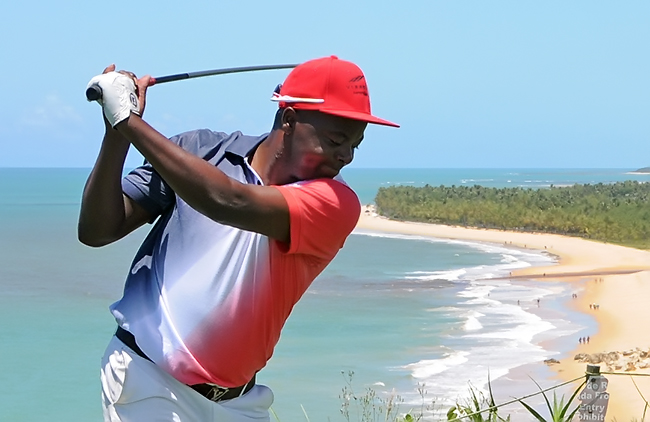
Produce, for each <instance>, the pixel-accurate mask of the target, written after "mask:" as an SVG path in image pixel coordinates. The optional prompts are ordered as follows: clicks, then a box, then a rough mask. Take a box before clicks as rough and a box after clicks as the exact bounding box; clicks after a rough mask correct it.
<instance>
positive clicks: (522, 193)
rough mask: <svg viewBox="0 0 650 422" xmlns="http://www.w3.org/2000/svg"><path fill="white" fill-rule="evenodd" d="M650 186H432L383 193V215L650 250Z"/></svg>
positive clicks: (380, 205) (380, 195) (628, 183)
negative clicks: (540, 234) (541, 234)
mask: <svg viewBox="0 0 650 422" xmlns="http://www.w3.org/2000/svg"><path fill="white" fill-rule="evenodd" d="M649 199H650V183H639V182H637V181H625V182H618V183H613V184H603V183H598V184H594V185H590V184H586V185H574V186H570V187H553V186H551V188H549V189H524V188H486V187H483V186H478V185H475V186H451V187H447V186H438V187H434V186H429V185H426V186H424V187H420V188H416V187H410V186H392V187H388V188H380V189H379V191H378V192H377V196H376V198H375V203H376V204H377V212H378V213H379V214H380V215H383V216H386V217H389V218H392V219H396V220H405V221H418V222H426V223H437V224H448V225H461V226H469V227H479V228H490V229H501V230H515V231H526V232H544V233H554V234H561V235H567V236H578V237H583V238H585V239H591V240H599V241H605V242H611V243H617V244H621V245H626V246H632V247H636V248H643V249H648V248H650V206H649V205H648V200H649Z"/></svg>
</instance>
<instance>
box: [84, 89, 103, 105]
mask: <svg viewBox="0 0 650 422" xmlns="http://www.w3.org/2000/svg"><path fill="white" fill-rule="evenodd" d="M101 98H102V89H101V88H100V87H99V85H92V86H89V87H88V89H86V99H87V100H88V101H97V100H99V99H101Z"/></svg>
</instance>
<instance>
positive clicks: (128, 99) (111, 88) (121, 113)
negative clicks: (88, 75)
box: [88, 67, 148, 127]
mask: <svg viewBox="0 0 650 422" xmlns="http://www.w3.org/2000/svg"><path fill="white" fill-rule="evenodd" d="M113 68H114V67H113ZM109 69H110V67H109V68H107V69H106V70H109ZM134 78H135V77H134V76H127V75H125V74H124V73H120V72H115V71H114V70H109V71H105V73H103V74H101V75H98V76H95V77H94V78H92V79H91V80H90V82H89V83H88V87H91V86H99V88H100V89H101V90H102V97H101V99H99V100H97V102H98V103H99V104H101V106H102V108H103V110H104V116H105V117H106V119H107V120H108V122H109V123H110V125H111V126H112V127H115V126H116V125H117V124H118V123H120V122H123V121H124V120H126V119H128V118H129V116H130V115H131V113H135V114H138V115H139V114H140V113H141V111H142V109H141V107H140V99H139V98H138V94H137V93H136V83H135V82H134ZM142 79H143V82H144V79H146V78H142ZM147 84H148V81H147ZM138 85H140V84H138ZM139 91H146V87H145V88H144V89H141V90H139ZM140 95H141V96H142V98H143V99H144V92H140Z"/></svg>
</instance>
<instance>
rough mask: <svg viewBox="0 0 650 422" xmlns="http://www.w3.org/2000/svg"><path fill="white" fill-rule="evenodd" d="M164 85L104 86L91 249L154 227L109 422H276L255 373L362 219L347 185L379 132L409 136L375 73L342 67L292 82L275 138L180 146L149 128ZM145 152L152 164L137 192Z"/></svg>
mask: <svg viewBox="0 0 650 422" xmlns="http://www.w3.org/2000/svg"><path fill="white" fill-rule="evenodd" d="M150 80H151V78H150V77H149V76H144V77H142V78H140V79H137V78H136V77H135V76H134V75H132V74H129V73H128V72H115V66H114V65H111V66H109V67H108V68H106V69H105V71H104V73H103V74H102V75H99V76H96V77H94V78H92V79H91V81H90V83H89V87H91V86H92V87H99V88H100V89H101V92H102V98H101V100H100V104H101V105H102V109H103V115H104V123H105V127H106V129H105V130H106V132H105V135H104V139H103V142H102V146H101V150H100V152H99V156H98V158H97V161H96V162H95V165H94V167H93V169H92V172H91V173H90V176H89V177H88V181H87V182H86V186H85V188H84V192H83V198H82V204H81V210H80V216H79V224H78V237H79V240H80V241H81V242H83V243H84V244H86V245H89V246H94V247H99V246H104V245H107V244H110V243H113V242H115V241H117V240H118V239H121V238H123V237H124V236H126V235H128V234H129V233H131V232H133V231H134V230H135V229H136V228H138V227H140V226H142V225H144V224H145V223H155V224H154V226H153V228H152V229H151V231H150V233H149V234H148V236H147V237H146V239H145V240H144V242H143V244H142V246H141V247H140V250H139V251H138V252H137V254H136V256H135V258H134V259H133V263H132V265H131V269H130V271H129V273H128V275H127V279H126V284H125V288H124V293H123V296H122V298H121V299H120V300H119V301H117V302H116V303H114V304H113V305H111V306H110V311H111V313H112V314H113V316H114V317H115V320H116V322H117V325H118V328H117V331H116V333H115V335H114V336H113V338H112V339H111V341H110V343H109V344H108V346H107V348H106V351H105V354H104V356H103V359H102V368H101V386H102V399H103V403H102V404H103V413H104V419H105V420H106V421H151V420H162V421H165V420H169V421H171V420H174V421H220V422H224V421H225V422H228V421H237V422H241V421H264V420H266V421H268V420H270V417H269V411H268V409H269V408H270V406H271V404H272V402H273V394H272V392H271V390H270V389H269V388H268V387H266V386H263V385H259V384H256V382H255V375H256V373H257V372H258V371H260V370H261V369H262V368H264V366H265V365H266V363H267V361H268V360H269V358H270V357H271V355H272V353H273V349H274V347H275V345H276V344H277V342H278V340H279V337H280V331H281V329H282V327H283V325H284V323H285V321H286V319H287V318H288V316H289V314H290V312H291V310H292V308H293V306H294V305H295V303H296V302H297V301H298V300H299V299H300V297H301V296H302V295H303V293H304V292H305V290H306V289H307V288H308V287H309V285H310V284H311V282H312V281H313V280H314V279H315V278H316V276H317V275H318V274H319V273H320V272H321V271H323V269H324V268H325V267H326V266H327V265H328V264H329V263H330V261H331V260H332V259H333V258H334V256H335V255H336V254H337V252H338V251H339V249H340V248H341V247H342V246H343V243H344V241H345V240H346V238H347V236H348V235H349V234H350V232H351V231H352V230H353V228H354V227H355V225H356V223H357V220H358V218H359V215H360V213H361V206H360V203H359V200H358V198H357V196H356V194H355V193H354V192H353V191H352V190H351V189H350V188H349V187H348V186H347V185H346V184H345V182H344V181H343V180H342V179H341V177H340V175H339V172H340V170H341V169H342V168H343V167H344V166H346V165H348V164H350V162H352V160H353V158H354V153H355V150H356V148H357V147H358V146H359V144H360V143H361V141H362V140H363V138H364V131H365V129H366V126H367V124H368V123H373V124H379V125H386V126H394V127H399V126H398V125H396V124H395V123H391V122H389V121H387V120H383V119H380V118H377V117H375V116H373V115H372V114H371V111H370V99H369V96H368V88H367V85H366V81H365V76H364V74H363V72H362V71H361V69H360V68H359V67H358V66H357V65H355V64H353V63H351V62H348V61H344V60H339V59H338V58H337V57H334V56H332V57H325V58H320V59H315V60H310V61H307V62H305V63H303V64H301V65H299V66H297V67H296V68H295V69H293V70H292V71H291V73H290V74H289V75H288V77H287V78H286V80H285V82H284V84H282V85H281V86H279V87H278V89H276V92H275V93H274V95H273V98H272V99H273V100H274V101H276V102H278V104H279V107H278V110H277V112H276V114H275V119H274V121H273V126H272V129H271V131H270V133H267V134H263V135H260V136H245V135H243V134H242V133H241V132H235V133H231V134H226V133H221V132H214V131H211V130H207V129H203V130H193V131H190V132H186V133H182V134H180V135H177V136H174V137H172V138H171V139H167V138H166V137H165V136H163V135H162V134H160V133H159V132H157V131H156V130H155V129H154V128H152V127H151V126H149V125H148V124H147V123H146V122H145V121H144V120H143V119H142V116H143V113H144V109H145V99H146V91H147V87H148V86H149V84H150ZM131 144H132V145H134V146H135V147H136V148H137V149H138V150H139V151H140V152H141V153H142V155H144V157H145V159H146V162H145V164H144V165H143V166H141V167H138V168H136V169H135V170H133V171H131V172H130V173H129V174H128V175H127V176H126V177H124V178H122V171H123V166H124V160H125V157H126V154H127V151H128V149H129V146H130V145H131Z"/></svg>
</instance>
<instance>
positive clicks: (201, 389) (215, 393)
mask: <svg viewBox="0 0 650 422" xmlns="http://www.w3.org/2000/svg"><path fill="white" fill-rule="evenodd" d="M115 337H117V338H118V339H120V341H122V343H124V344H126V345H127V346H128V347H130V348H131V350H133V351H134V352H135V353H136V354H137V355H138V356H140V357H141V358H144V359H147V360H148V361H150V362H153V361H152V360H151V359H149V357H148V356H147V355H145V354H144V352H143V351H142V349H140V347H138V344H137V343H136V342H135V337H134V336H133V334H131V333H130V332H128V331H126V330H125V329H124V328H122V327H117V331H116V332H115ZM254 385H255V376H254V375H253V378H252V379H251V380H250V381H248V382H247V383H246V384H244V385H242V386H240V387H234V388H226V387H220V386H218V385H215V384H194V385H190V386H189V387H190V388H192V389H193V390H194V391H196V392H197V393H199V394H200V395H202V396H203V397H205V398H207V399H208V400H211V401H213V402H219V401H223V400H230V399H234V398H237V397H240V396H243V395H244V394H246V393H248V392H249V391H250V390H251V389H252V388H253V386H254Z"/></svg>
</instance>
